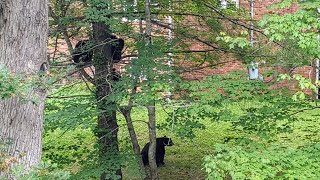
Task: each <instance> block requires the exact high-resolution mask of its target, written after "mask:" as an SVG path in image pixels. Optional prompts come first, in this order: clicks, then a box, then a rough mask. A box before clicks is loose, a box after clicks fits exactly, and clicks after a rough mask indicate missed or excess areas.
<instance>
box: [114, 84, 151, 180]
mask: <svg viewBox="0 0 320 180" xmlns="http://www.w3.org/2000/svg"><path fill="white" fill-rule="evenodd" d="M134 84H135V85H134V86H135V87H134V88H133V89H132V92H131V97H130V99H129V103H128V105H127V106H125V107H123V108H121V109H120V110H121V113H122V114H123V116H124V118H125V119H126V123H127V128H128V132H129V135H130V139H131V143H132V148H133V151H134V153H135V155H136V157H137V158H138V163H139V167H140V171H141V172H145V178H144V179H146V180H149V179H150V177H149V174H148V171H147V169H146V168H145V167H144V164H143V161H142V158H141V154H140V152H141V150H140V146H139V141H138V138H137V134H136V131H135V129H134V126H133V123H132V118H131V110H132V107H133V96H134V95H135V94H136V92H137V88H136V84H137V83H136V82H135V83H134Z"/></svg>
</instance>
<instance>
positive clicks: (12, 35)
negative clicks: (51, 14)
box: [0, 0, 48, 179]
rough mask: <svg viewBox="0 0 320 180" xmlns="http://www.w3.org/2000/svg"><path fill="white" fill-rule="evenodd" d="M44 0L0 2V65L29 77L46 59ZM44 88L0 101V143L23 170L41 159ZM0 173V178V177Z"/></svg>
mask: <svg viewBox="0 0 320 180" xmlns="http://www.w3.org/2000/svg"><path fill="white" fill-rule="evenodd" d="M47 3H48V2H47V0H33V1H25V0H5V1H3V0H2V1H0V64H4V65H6V66H7V67H8V68H9V70H10V71H11V72H16V73H22V74H23V77H26V78H25V80H26V81H27V80H28V79H27V78H28V77H29V78H30V77H31V76H32V75H37V73H38V72H39V69H40V66H41V64H42V63H44V62H46V61H47V32H48V8H47V5H48V4H47ZM45 96H46V91H45V90H43V89H40V88H36V87H34V88H32V89H31V90H30V92H29V93H28V95H27V97H26V98H28V99H35V100H36V101H35V102H31V101H26V102H25V101H22V100H21V99H19V98H11V99H8V100H0V144H1V143H3V142H1V141H7V140H10V141H11V143H10V144H9V146H8V148H7V153H8V154H9V155H10V156H13V157H15V158H16V160H18V164H20V165H24V167H25V170H28V169H30V167H32V166H33V165H37V164H38V163H39V162H40V159H41V148H42V146H41V135H42V127H43V125H42V124H43V110H44V99H45ZM1 175H3V174H1V173H0V179H1Z"/></svg>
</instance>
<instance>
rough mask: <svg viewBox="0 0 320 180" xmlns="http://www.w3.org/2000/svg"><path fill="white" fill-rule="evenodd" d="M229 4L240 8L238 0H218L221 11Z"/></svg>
mask: <svg viewBox="0 0 320 180" xmlns="http://www.w3.org/2000/svg"><path fill="white" fill-rule="evenodd" d="M229 2H231V3H234V4H235V5H236V7H237V8H239V7H240V0H220V5H221V7H222V8H223V9H225V8H227V6H228V4H229Z"/></svg>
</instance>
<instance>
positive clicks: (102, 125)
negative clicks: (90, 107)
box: [92, 22, 122, 180]
mask: <svg viewBox="0 0 320 180" xmlns="http://www.w3.org/2000/svg"><path fill="white" fill-rule="evenodd" d="M92 28H93V39H94V42H95V43H96V44H97V45H98V46H97V48H95V50H94V58H95V59H94V61H93V64H94V67H95V75H94V79H95V85H96V99H97V108H98V127H97V136H98V138H99V144H100V148H101V149H100V160H101V163H102V164H104V161H106V160H110V161H112V158H117V157H116V156H118V155H119V147H118V124H117V119H116V104H115V103H112V102H108V101H107V97H108V95H109V94H110V93H111V81H112V80H111V76H110V74H111V69H112V54H111V45H110V43H109V44H108V43H107V44H106V43H105V42H106V41H110V40H111V33H110V30H109V27H108V26H107V25H105V24H104V23H100V22H94V23H92ZM110 164H114V163H110ZM114 165H115V166H117V167H113V168H111V169H106V170H105V172H104V173H103V174H102V175H101V178H100V179H101V180H105V179H106V177H105V173H107V172H111V171H112V170H113V169H116V175H118V176H119V179H122V173H121V168H120V164H118V165H117V164H114Z"/></svg>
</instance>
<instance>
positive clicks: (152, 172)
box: [147, 103, 159, 180]
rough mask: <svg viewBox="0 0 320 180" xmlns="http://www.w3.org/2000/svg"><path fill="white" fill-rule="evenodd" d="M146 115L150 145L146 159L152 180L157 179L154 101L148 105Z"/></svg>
mask: <svg viewBox="0 0 320 180" xmlns="http://www.w3.org/2000/svg"><path fill="white" fill-rule="evenodd" d="M147 108H148V117H149V139H150V146H149V151H148V159H149V166H150V175H151V179H152V180H158V179H159V175H158V168H157V163H156V156H155V155H156V146H157V136H156V108H155V103H153V104H151V105H149V106H148V107H147Z"/></svg>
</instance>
